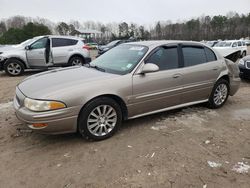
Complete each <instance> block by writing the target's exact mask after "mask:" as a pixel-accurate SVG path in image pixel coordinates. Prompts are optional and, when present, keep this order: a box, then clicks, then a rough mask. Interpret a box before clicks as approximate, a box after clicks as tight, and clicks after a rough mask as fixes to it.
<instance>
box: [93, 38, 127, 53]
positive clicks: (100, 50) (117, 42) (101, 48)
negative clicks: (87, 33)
mask: <svg viewBox="0 0 250 188" xmlns="http://www.w3.org/2000/svg"><path fill="white" fill-rule="evenodd" d="M125 42H126V41H125V40H114V41H112V42H110V43H108V44H107V45H102V46H99V47H98V55H102V54H104V53H105V52H107V51H109V50H110V49H112V48H114V47H116V46H118V45H120V44H122V43H125Z"/></svg>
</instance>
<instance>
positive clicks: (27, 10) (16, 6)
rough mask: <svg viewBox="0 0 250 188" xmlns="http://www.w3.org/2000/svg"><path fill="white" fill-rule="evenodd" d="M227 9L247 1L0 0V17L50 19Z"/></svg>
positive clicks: (154, 17) (153, 16)
mask: <svg viewBox="0 0 250 188" xmlns="http://www.w3.org/2000/svg"><path fill="white" fill-rule="evenodd" d="M229 11H236V12H238V13H240V14H242V13H244V14H245V13H250V0H182V1H180V0H176V1H175V0H0V19H1V18H8V17H10V16H14V15H22V16H30V17H37V16H39V17H43V18H48V19H50V20H51V21H54V22H58V21H66V22H67V21H70V20H78V21H80V22H83V21H88V20H91V21H100V22H104V23H107V22H120V21H126V22H136V23H138V24H151V23H155V22H156V21H158V20H160V21H166V20H171V21H173V22H176V21H179V20H181V21H182V20H187V19H190V18H195V17H199V16H201V15H203V14H205V15H219V14H222V15H226V14H227V13H228V12H229Z"/></svg>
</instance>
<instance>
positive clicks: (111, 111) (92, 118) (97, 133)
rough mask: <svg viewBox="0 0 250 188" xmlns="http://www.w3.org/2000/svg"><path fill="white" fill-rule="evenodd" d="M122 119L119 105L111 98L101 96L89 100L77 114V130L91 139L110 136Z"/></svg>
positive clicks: (101, 138)
mask: <svg viewBox="0 0 250 188" xmlns="http://www.w3.org/2000/svg"><path fill="white" fill-rule="evenodd" d="M121 121H122V112H121V109H120V106H119V105H118V104H117V103H116V102H115V101H114V100H113V99H111V98H107V97H101V98H97V99H95V100H93V101H91V102H89V103H88V104H87V105H86V106H85V107H84V109H83V110H82V112H81V113H80V116H79V121H78V131H79V132H80V134H81V135H82V136H85V137H87V138H90V139H93V140H103V139H106V138H109V137H111V136H112V135H113V134H114V133H115V132H116V131H117V130H118V128H119V126H120V125H121Z"/></svg>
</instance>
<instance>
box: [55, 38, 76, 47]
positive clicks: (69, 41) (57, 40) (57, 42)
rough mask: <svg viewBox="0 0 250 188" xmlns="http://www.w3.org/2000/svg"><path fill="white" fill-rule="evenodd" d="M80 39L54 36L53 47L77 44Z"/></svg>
mask: <svg viewBox="0 0 250 188" xmlns="http://www.w3.org/2000/svg"><path fill="white" fill-rule="evenodd" d="M77 42H78V40H74V39H62V38H52V47H62V46H73V45H76V44H77Z"/></svg>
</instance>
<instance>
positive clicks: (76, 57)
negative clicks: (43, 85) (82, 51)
mask: <svg viewBox="0 0 250 188" xmlns="http://www.w3.org/2000/svg"><path fill="white" fill-rule="evenodd" d="M75 59H79V60H80V61H81V64H82V65H83V64H84V60H83V58H82V57H79V56H74V57H71V58H70V60H69V66H75V65H73V61H74V60H75Z"/></svg>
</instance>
